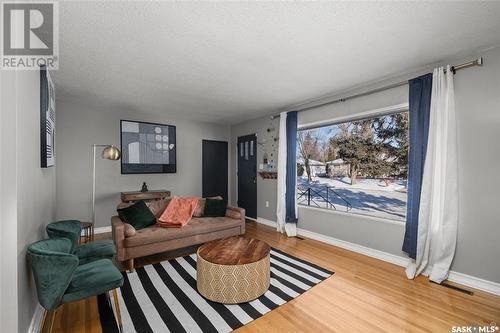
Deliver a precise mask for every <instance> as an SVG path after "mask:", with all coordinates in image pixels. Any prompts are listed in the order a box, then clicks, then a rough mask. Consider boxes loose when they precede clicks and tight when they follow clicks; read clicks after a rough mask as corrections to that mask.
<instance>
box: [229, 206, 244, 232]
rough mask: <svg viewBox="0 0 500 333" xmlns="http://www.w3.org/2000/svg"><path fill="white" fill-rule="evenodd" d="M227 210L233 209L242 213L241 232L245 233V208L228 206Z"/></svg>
mask: <svg viewBox="0 0 500 333" xmlns="http://www.w3.org/2000/svg"><path fill="white" fill-rule="evenodd" d="M226 210H231V211H234V212H238V213H240V222H241V225H240V228H241V234H242V235H243V234H244V233H245V208H240V207H234V206H227V207H226Z"/></svg>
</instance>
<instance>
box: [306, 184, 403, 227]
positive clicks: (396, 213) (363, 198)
mask: <svg viewBox="0 0 500 333" xmlns="http://www.w3.org/2000/svg"><path fill="white" fill-rule="evenodd" d="M297 182H298V186H299V189H298V191H297V192H298V194H297V195H298V200H297V201H298V203H299V204H302V205H307V204H308V200H307V197H308V194H307V193H306V192H305V190H306V189H308V188H311V191H310V193H311V194H310V195H311V201H310V205H311V206H312V207H320V208H329V209H335V208H336V210H338V211H343V212H345V211H347V208H348V206H349V204H350V207H351V208H350V209H349V212H351V213H357V214H363V215H370V216H375V217H381V218H387V219H391V220H398V221H405V216H406V180H395V181H391V182H390V183H389V184H388V186H386V184H385V182H384V181H381V180H378V179H358V182H357V184H355V185H351V180H350V178H348V177H344V178H334V179H328V178H319V177H315V178H314V179H313V181H312V182H311V183H308V182H307V180H306V179H303V178H299V179H298V180H297ZM327 198H328V200H329V201H330V203H331V204H333V206H332V205H329V204H328V203H327V201H326V199H327Z"/></svg>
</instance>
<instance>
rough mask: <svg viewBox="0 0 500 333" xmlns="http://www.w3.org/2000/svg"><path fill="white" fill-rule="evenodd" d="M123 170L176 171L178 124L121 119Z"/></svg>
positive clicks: (123, 172) (128, 172)
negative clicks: (176, 133)
mask: <svg viewBox="0 0 500 333" xmlns="http://www.w3.org/2000/svg"><path fill="white" fill-rule="evenodd" d="M120 137H121V138H120V139H121V151H122V158H121V173H122V174H141V173H176V172H177V160H176V156H177V155H176V152H177V145H176V138H175V126H172V125H164V124H156V123H148V122H142V121H133V120H121V121H120Z"/></svg>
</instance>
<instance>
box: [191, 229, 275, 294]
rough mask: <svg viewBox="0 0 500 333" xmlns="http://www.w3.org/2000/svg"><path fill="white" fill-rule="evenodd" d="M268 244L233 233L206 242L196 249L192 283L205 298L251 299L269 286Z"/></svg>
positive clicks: (269, 249)
mask: <svg viewBox="0 0 500 333" xmlns="http://www.w3.org/2000/svg"><path fill="white" fill-rule="evenodd" d="M270 251H271V247H270V246H269V245H268V244H267V243H265V242H263V241H260V240H257V239H253V238H246V237H242V236H235V237H229V238H223V239H219V240H216V241H212V242H208V243H206V244H204V245H202V246H201V247H200V248H199V249H198V252H197V255H198V260H197V264H196V267H197V269H196V284H197V287H198V291H199V293H200V294H201V295H202V296H204V297H205V298H206V299H209V300H211V301H214V302H218V303H224V304H236V303H243V302H248V301H251V300H254V299H256V298H258V297H259V296H261V295H262V294H264V293H265V292H266V291H267V289H268V288H269V281H270V280H269V279H270V278H269V276H270V268H269V253H270Z"/></svg>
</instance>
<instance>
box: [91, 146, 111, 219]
mask: <svg viewBox="0 0 500 333" xmlns="http://www.w3.org/2000/svg"><path fill="white" fill-rule="evenodd" d="M109 146H110V145H96V144H93V145H92V159H93V161H92V224H93V225H94V226H95V160H96V151H97V147H109Z"/></svg>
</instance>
